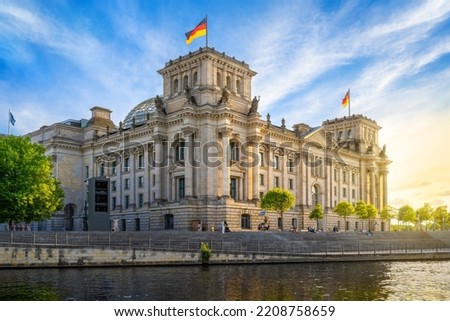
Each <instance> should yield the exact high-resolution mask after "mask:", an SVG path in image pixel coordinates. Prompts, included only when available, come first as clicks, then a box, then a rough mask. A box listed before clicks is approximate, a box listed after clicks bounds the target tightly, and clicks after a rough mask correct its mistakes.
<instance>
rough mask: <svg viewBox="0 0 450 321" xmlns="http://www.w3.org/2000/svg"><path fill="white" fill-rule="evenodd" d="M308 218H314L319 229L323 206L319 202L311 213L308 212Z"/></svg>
mask: <svg viewBox="0 0 450 321" xmlns="http://www.w3.org/2000/svg"><path fill="white" fill-rule="evenodd" d="M309 219H310V220H316V223H317V229H319V220H321V219H323V208H322V205H321V204H319V203H317V204H316V206H315V207H314V209H313V210H312V211H311V213H309Z"/></svg>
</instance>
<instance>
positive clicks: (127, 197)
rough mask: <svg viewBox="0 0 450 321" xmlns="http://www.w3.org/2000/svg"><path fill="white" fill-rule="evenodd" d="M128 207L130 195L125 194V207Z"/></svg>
mask: <svg viewBox="0 0 450 321" xmlns="http://www.w3.org/2000/svg"><path fill="white" fill-rule="evenodd" d="M129 207H130V196H129V195H125V209H127V208H129Z"/></svg>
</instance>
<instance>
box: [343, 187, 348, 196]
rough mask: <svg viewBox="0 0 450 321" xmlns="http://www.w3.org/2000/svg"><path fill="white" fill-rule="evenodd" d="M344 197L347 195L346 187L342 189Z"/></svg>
mask: <svg viewBox="0 0 450 321" xmlns="http://www.w3.org/2000/svg"><path fill="white" fill-rule="evenodd" d="M342 197H347V189H346V188H345V187H344V188H343V189H342Z"/></svg>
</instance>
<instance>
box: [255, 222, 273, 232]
mask: <svg viewBox="0 0 450 321" xmlns="http://www.w3.org/2000/svg"><path fill="white" fill-rule="evenodd" d="M269 228H270V224H269V223H267V222H262V223H259V224H258V230H259V231H267V230H269Z"/></svg>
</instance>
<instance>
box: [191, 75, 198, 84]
mask: <svg viewBox="0 0 450 321" xmlns="http://www.w3.org/2000/svg"><path fill="white" fill-rule="evenodd" d="M197 85H198V74H197V72H194V79H193V84H192V86H197Z"/></svg>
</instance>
